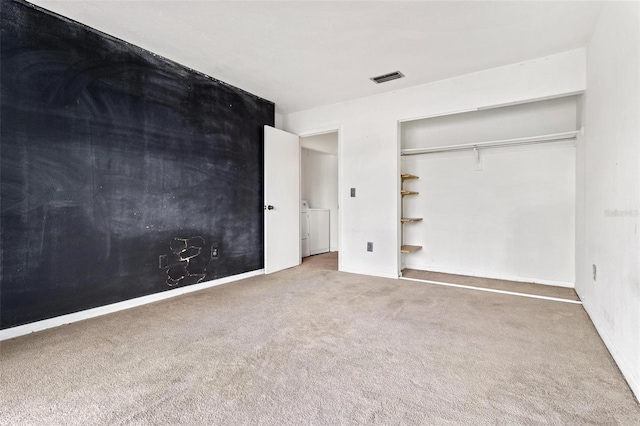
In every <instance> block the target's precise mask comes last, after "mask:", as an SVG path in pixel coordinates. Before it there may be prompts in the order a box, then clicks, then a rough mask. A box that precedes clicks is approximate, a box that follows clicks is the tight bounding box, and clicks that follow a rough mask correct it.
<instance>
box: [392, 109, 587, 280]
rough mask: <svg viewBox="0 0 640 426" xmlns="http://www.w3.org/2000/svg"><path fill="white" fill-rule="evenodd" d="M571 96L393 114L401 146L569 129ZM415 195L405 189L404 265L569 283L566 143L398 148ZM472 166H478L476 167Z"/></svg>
mask: <svg viewBox="0 0 640 426" xmlns="http://www.w3.org/2000/svg"><path fill="white" fill-rule="evenodd" d="M576 109H577V98H576V97H575V96H571V97H566V98H559V99H553V100H547V101H540V102H533V103H527V104H522V105H513V106H507V107H502V108H495V109H487V110H481V111H474V112H469V113H463V114H455V115H449V116H443V117H435V118H429V119H423V120H416V121H410V122H406V123H403V124H402V126H401V132H402V148H403V149H407V148H427V147H436V146H446V145H456V144H466V143H476V142H483V141H491V140H501V139H509V138H518V137H529V136H536V135H544V134H552V133H561V132H566V131H571V130H575V129H577V128H578V127H579V126H580V123H578V122H577V114H576ZM401 162H402V171H403V172H406V173H411V174H414V175H417V176H419V179H418V180H416V181H412V182H411V184H410V186H411V188H409V189H412V190H416V191H419V192H420V194H419V195H417V196H411V197H405V200H404V216H405V217H422V218H424V220H423V221H422V222H417V223H408V224H405V225H403V231H404V243H405V244H412V245H421V246H422V247H423V248H422V250H419V251H417V252H415V253H410V254H405V255H403V264H404V265H403V266H404V267H407V268H412V269H422V270H430V271H439V272H448V273H456V274H464V275H475V276H484V277H491V278H502V279H511V280H519V281H531V282H538V283H544V284H555V285H563V286H573V284H574V281H575V280H574V265H575V261H574V253H575V242H574V241H575V230H574V229H575V143H574V142H572V141H571V142H566V141H564V142H553V143H542V144H533V145H527V146H512V147H501V148H490V149H489V148H486V149H482V148H481V149H480V163H479V164H477V162H476V157H475V155H474V152H473V151H472V150H466V151H457V152H443V153H430V154H421V155H413V156H403V157H402V160H401ZM478 168H480V170H477V169H478Z"/></svg>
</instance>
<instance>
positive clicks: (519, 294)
mask: <svg viewBox="0 0 640 426" xmlns="http://www.w3.org/2000/svg"><path fill="white" fill-rule="evenodd" d="M400 279H401V280H407V281H416V282H420V283H427V284H436V285H442V286H445V287H456V288H464V289H467V290H477V291H486V292H488V293H500V294H508V295H510V296H520V297H529V298H531V299H542V300H551V301H553V302H563V303H572V304H575V305H582V302H581V301H580V300H571V299H563V298H560V297H551V296H539V295H537V294H527V293H519V292H516V291H507V290H497V289H493V288H484V287H474V286H470V285H463V284H451V283H443V282H440V281H429V280H419V279H416V278H406V277H400Z"/></svg>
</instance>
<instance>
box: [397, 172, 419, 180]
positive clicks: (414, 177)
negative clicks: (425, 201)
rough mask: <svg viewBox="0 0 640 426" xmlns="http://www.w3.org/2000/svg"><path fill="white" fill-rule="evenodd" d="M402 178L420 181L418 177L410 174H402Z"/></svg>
mask: <svg viewBox="0 0 640 426" xmlns="http://www.w3.org/2000/svg"><path fill="white" fill-rule="evenodd" d="M400 177H401V178H402V180H408V179H418V176H415V175H410V174H409V173H402V174H401V175H400Z"/></svg>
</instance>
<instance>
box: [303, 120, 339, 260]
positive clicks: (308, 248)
mask: <svg viewBox="0 0 640 426" xmlns="http://www.w3.org/2000/svg"><path fill="white" fill-rule="evenodd" d="M338 138H339V134H338V131H330V132H327V133H322V134H316V135H311V136H304V137H300V166H301V167H300V171H301V185H300V194H301V250H300V251H301V254H302V261H303V263H307V264H308V265H313V264H322V265H323V267H325V268H326V267H327V265H332V266H331V268H332V269H335V270H337V269H338V255H339V253H338V247H339V235H340V232H339V227H340V220H339V203H338V200H339V196H338V188H339V185H338V161H339V158H338Z"/></svg>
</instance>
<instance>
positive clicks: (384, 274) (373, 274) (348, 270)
mask: <svg viewBox="0 0 640 426" xmlns="http://www.w3.org/2000/svg"><path fill="white" fill-rule="evenodd" d="M340 272H346V273H348V274H358V275H369V276H371V277H381V278H391V279H394V280H397V279H398V275H397V274H393V273H389V272H381V271H372V270H370V269H357V268H345V267H344V266H343V267H342V269H340Z"/></svg>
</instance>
